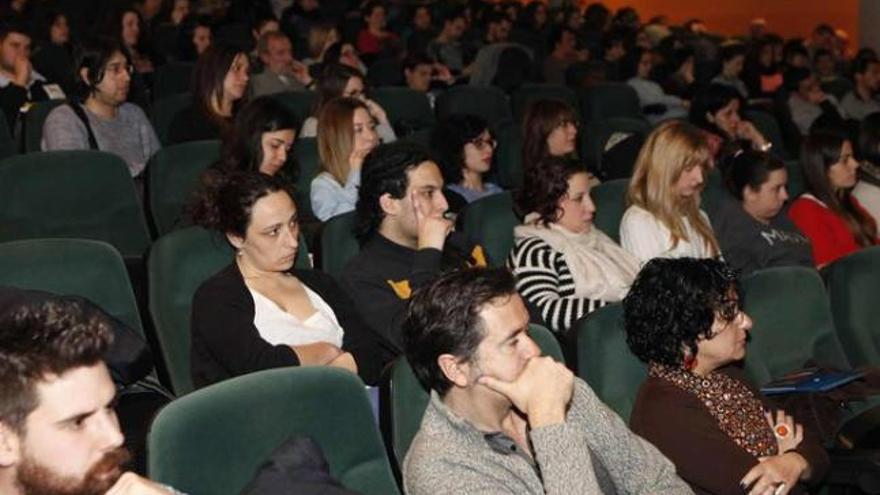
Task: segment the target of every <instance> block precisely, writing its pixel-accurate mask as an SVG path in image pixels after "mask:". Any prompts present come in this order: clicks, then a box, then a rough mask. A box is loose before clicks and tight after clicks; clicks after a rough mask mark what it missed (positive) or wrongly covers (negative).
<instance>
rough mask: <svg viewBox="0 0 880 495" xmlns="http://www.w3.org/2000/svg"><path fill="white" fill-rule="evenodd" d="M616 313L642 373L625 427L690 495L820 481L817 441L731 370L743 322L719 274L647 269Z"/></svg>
mask: <svg viewBox="0 0 880 495" xmlns="http://www.w3.org/2000/svg"><path fill="white" fill-rule="evenodd" d="M623 312H624V327H625V328H626V340H627V343H628V344H629V348H630V350H631V351H632V352H633V354H635V355H636V356H637V357H638V358H639V359H640V360H641V361H642V362H644V363H645V364H646V365H647V367H648V378H647V379H646V380H645V381H644V382H643V383H642V386H641V387H640V389H639V393H638V396H637V397H636V402H635V406H634V407H633V410H632V414H631V416H630V424H631V425H632V428H633V431H635V432H636V433H638V434H640V435H643V436H644V437H645V438H646V439H647V440H648V441H650V442H651V443H653V444H654V445H656V446H657V448H659V449H660V451H661V452H663V453H664V454H666V455H667V456H668V457H669V459H671V460H672V462H674V463H675V468H676V471H677V473H678V474H679V476H681V477H682V478H684V480H685V481H686V482H687V483H688V484H690V486H691V488H692V489H693V490H694V492H696V493H706V494H722V493H751V494H756V493H778V494H786V493H802V492H801V491H800V489H801V488H805V486H804V485H805V484H807V483H811V482H813V481H817V480H821V479H822V477H823V476H824V474H825V471H826V470H827V469H828V465H829V460H828V454H826V453H825V449H824V448H823V447H822V442H821V440H820V438H819V436H818V434H817V432H815V431H809V430H806V431H805V428H803V426H802V425H801V424H800V423H797V422H796V420H795V419H794V418H792V417H791V416H789V415H788V414H787V413H786V412H785V411H783V410H781V409H777V408H775V407H774V406H773V405H772V404H771V403H770V402H769V401H767V400H766V399H764V398H763V396H762V395H761V394H760V393H759V392H758V391H757V390H756V389H755V387H754V386H753V385H752V384H751V383H749V381H748V379H747V377H746V376H745V373H743V371H742V369H741V368H740V367H738V366H737V363H738V362H739V361H741V360H742V359H743V358H744V357H745V355H746V343H747V341H748V333H749V330H750V329H751V328H752V320H751V318H749V316H748V315H747V314H745V313H744V312H743V311H742V302H741V299H740V297H739V291H738V286H737V280H736V276H735V275H734V272H733V270H731V268H730V267H729V266H727V265H726V264H725V263H724V262H722V261H717V260H707V259H692V258H685V259H655V260H652V261H651V262H649V263H648V264H647V265H645V267H644V268H643V269H642V271H641V272H640V273H639V276H638V278H637V279H636V281H635V283H634V284H633V286H632V289H631V290H630V293H629V295H627V297H626V299H624V301H623ZM802 483H803V485H802Z"/></svg>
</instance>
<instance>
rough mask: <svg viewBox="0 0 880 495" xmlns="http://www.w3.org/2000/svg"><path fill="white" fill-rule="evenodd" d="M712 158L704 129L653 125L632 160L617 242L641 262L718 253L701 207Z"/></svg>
mask: <svg viewBox="0 0 880 495" xmlns="http://www.w3.org/2000/svg"><path fill="white" fill-rule="evenodd" d="M711 163H712V156H711V155H710V154H709V148H708V146H707V145H706V140H705V136H704V133H702V132H701V131H700V130H699V129H697V128H696V127H694V126H692V125H690V124H687V123H686V122H679V121H671V122H666V123H663V124H661V125H660V126H659V127H657V128H656V129H654V131H653V132H651V134H650V135H649V136H648V139H647V140H646V141H645V145H644V146H643V147H642V150H641V151H640V152H639V157H638V159H637V160H636V169H635V172H634V174H633V177H632V180H631V181H630V184H629V190H628V191H627V194H626V202H627V204H628V205H629V207H628V208H627V209H626V211H625V212H624V214H623V219H622V220H621V222H620V243H621V244H622V245H623V248H624V249H626V250H627V251H629V252H630V253H632V254H633V255H635V257H636V258H638V260H639V261H641V262H642V263H644V262H646V261H648V260H650V259H651V258H658V257H659V258H680V257H684V256H692V257H695V258H714V257H715V256H718V255H719V254H720V251H719V248H718V241H717V240H716V239H715V234H714V233H713V232H712V226H711V225H710V224H709V218H708V217H707V216H706V213H705V212H703V210H701V209H700V192H701V191H702V189H703V177H704V175H705V174H706V173H707V171H708V170H709V168H710V167H711Z"/></svg>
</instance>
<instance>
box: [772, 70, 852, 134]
mask: <svg viewBox="0 0 880 495" xmlns="http://www.w3.org/2000/svg"><path fill="white" fill-rule="evenodd" d="M785 87H786V89H788V90H789V91H790V92H791V95H790V96H789V97H788V109H789V111H790V112H791V120H792V121H793V122H794V124H795V125H796V126H797V128H798V130H799V131H800V133H801V135H803V136H806V135H807V134H809V133H810V127H811V126H812V125H813V122H815V121H816V120H818V119H819V117H821V116H823V115H827V116H828V117H826V118H830V119H834V120H836V121H840V122H841V123H842V120H843V117H845V115H843V109H841V108H840V104H839V103H838V102H837V98H835V97H834V95H829V94H826V93H825V92H823V91H822V88H821V87H820V86H819V79H818V78H816V76H815V75H813V74H812V73H811V72H810V70H809V69H801V68H794V69H789V70H788V71H786V73H785Z"/></svg>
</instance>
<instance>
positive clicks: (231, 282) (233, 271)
mask: <svg viewBox="0 0 880 495" xmlns="http://www.w3.org/2000/svg"><path fill="white" fill-rule="evenodd" d="M243 287H244V282H243V280H242V278H241V274H240V273H239V271H238V267H237V266H236V265H235V263H230V264H228V265H226V266H224V267H223V268H221V269H220V270H219V271H218V272H217V273H215V274H213V275H211V276H210V277H209V278H208V279H206V280H205V281H204V282H202V283H201V285H199V287H198V289H196V292H195V294H194V295H193V304H196V303H197V302H210V301H212V300H216V299H217V298H220V297H225V296H227V295H230V294H235V293H236V292H237V291H239V290H241V289H242V288H243Z"/></svg>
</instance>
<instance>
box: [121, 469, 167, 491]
mask: <svg viewBox="0 0 880 495" xmlns="http://www.w3.org/2000/svg"><path fill="white" fill-rule="evenodd" d="M105 495H172V493H171V491H170V490H167V489H165V488H164V487H162V486H161V485H159V484H158V483H154V482H152V481H150V480H148V479H146V478H142V477H140V476H138V475H136V474H134V473H132V472H127V473H124V474H123V475H122V476H120V477H119V480H117V481H116V484H114V485H113V486H112V487H110V489H109V490H107V493H106V494H105Z"/></svg>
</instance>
